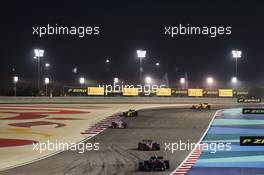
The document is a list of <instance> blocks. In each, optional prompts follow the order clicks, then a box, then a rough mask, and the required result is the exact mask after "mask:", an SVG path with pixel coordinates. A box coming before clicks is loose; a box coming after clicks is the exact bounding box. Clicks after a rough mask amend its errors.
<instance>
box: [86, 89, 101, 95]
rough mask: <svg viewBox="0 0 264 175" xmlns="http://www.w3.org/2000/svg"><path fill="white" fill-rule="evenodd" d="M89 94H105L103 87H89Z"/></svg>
mask: <svg viewBox="0 0 264 175" xmlns="http://www.w3.org/2000/svg"><path fill="white" fill-rule="evenodd" d="M87 94H88V95H104V88H103V87H88V93H87Z"/></svg>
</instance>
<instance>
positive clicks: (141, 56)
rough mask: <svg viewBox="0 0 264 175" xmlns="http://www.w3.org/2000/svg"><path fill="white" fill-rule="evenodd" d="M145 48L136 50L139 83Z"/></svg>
mask: <svg viewBox="0 0 264 175" xmlns="http://www.w3.org/2000/svg"><path fill="white" fill-rule="evenodd" d="M146 53H147V51H146V50H137V57H138V58H139V84H141V77H142V72H143V67H142V59H143V58H145V57H146Z"/></svg>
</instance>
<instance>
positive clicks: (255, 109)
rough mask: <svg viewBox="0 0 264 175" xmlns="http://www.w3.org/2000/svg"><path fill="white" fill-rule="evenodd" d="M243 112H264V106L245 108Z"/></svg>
mask: <svg viewBox="0 0 264 175" xmlns="http://www.w3.org/2000/svg"><path fill="white" fill-rule="evenodd" d="M242 113H243V114H264V108H243V109H242Z"/></svg>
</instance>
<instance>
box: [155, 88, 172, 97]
mask: <svg viewBox="0 0 264 175" xmlns="http://www.w3.org/2000/svg"><path fill="white" fill-rule="evenodd" d="M156 95H157V96H171V88H158V89H157V92H156Z"/></svg>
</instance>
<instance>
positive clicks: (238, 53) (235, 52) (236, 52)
mask: <svg viewBox="0 0 264 175" xmlns="http://www.w3.org/2000/svg"><path fill="white" fill-rule="evenodd" d="M232 55H233V58H235V60H236V77H237V76H238V75H237V74H238V67H237V61H238V58H241V57H242V51H240V50H232Z"/></svg>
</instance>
